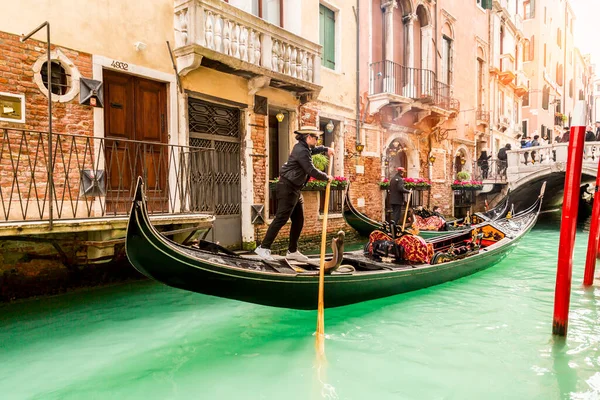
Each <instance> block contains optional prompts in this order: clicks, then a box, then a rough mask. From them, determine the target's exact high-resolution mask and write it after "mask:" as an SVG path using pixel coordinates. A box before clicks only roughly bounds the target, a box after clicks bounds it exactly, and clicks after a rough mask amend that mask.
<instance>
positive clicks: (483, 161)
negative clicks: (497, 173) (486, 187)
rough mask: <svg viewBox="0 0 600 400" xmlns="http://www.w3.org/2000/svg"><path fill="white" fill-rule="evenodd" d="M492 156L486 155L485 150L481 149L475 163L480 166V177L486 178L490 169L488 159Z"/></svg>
mask: <svg viewBox="0 0 600 400" xmlns="http://www.w3.org/2000/svg"><path fill="white" fill-rule="evenodd" d="M490 158H492V156H491V155H489V156H488V153H487V150H482V151H481V154H480V155H479V158H478V159H477V165H478V166H479V168H481V178H482V179H487V177H488V172H489V170H490V163H489V159H490Z"/></svg>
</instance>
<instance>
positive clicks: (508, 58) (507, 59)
mask: <svg viewBox="0 0 600 400" xmlns="http://www.w3.org/2000/svg"><path fill="white" fill-rule="evenodd" d="M515 77H516V72H515V58H514V57H513V55H512V54H508V53H506V54H502V55H501V56H500V70H499V71H498V79H499V80H500V82H501V83H502V84H504V85H509V84H510V83H511V82H512V81H513V80H514V79H515Z"/></svg>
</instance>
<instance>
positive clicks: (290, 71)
mask: <svg viewBox="0 0 600 400" xmlns="http://www.w3.org/2000/svg"><path fill="white" fill-rule="evenodd" d="M174 25H175V55H176V56H177V57H178V60H177V64H178V68H179V69H180V71H182V72H183V73H186V72H187V71H188V70H191V69H194V68H197V67H198V65H199V63H200V62H201V59H202V57H207V58H210V59H216V61H219V62H222V63H224V64H227V65H229V66H230V67H233V68H235V69H236V70H243V71H249V72H252V73H255V74H265V72H266V75H269V72H271V73H277V74H282V75H285V76H287V77H289V78H295V79H299V80H301V81H305V82H308V83H311V84H315V85H318V84H319V82H320V70H321V56H320V54H321V46H320V45H319V44H318V43H314V42H311V41H309V40H307V39H305V38H302V37H300V36H297V35H295V34H293V33H291V32H289V31H287V30H285V29H282V28H280V27H278V26H276V25H273V24H270V23H268V22H266V21H264V20H263V19H261V18H259V17H256V16H254V15H252V14H249V13H246V12H244V11H242V10H240V9H239V8H237V7H234V6H232V5H230V4H227V3H226V2H224V1H222V0H176V1H175V16H174ZM194 47H197V48H198V49H197V50H195V49H194ZM273 77H274V78H277V76H273Z"/></svg>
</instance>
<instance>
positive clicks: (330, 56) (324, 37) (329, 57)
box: [319, 4, 335, 69]
mask: <svg viewBox="0 0 600 400" xmlns="http://www.w3.org/2000/svg"><path fill="white" fill-rule="evenodd" d="M319 30H320V32H319V43H320V44H321V46H323V56H322V58H321V64H322V65H323V66H325V67H327V68H331V69H335V13H334V12H333V11H332V10H330V9H329V8H327V7H325V6H324V5H322V4H320V5H319Z"/></svg>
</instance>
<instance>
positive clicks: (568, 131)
mask: <svg viewBox="0 0 600 400" xmlns="http://www.w3.org/2000/svg"><path fill="white" fill-rule="evenodd" d="M570 139H571V128H569V127H567V128H565V133H564V135H563V136H562V139H561V140H560V142H561V143H569V140H570Z"/></svg>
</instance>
